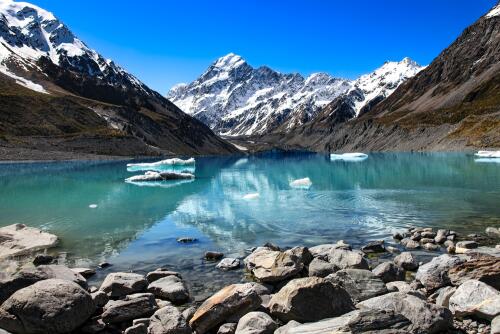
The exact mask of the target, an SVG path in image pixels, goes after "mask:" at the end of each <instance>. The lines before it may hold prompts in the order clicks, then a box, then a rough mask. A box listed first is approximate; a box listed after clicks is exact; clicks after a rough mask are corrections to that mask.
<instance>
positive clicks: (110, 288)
mask: <svg viewBox="0 0 500 334" xmlns="http://www.w3.org/2000/svg"><path fill="white" fill-rule="evenodd" d="M147 286H148V281H147V280H146V278H144V276H143V275H139V274H134V273H111V274H108V276H106V278H105V279H104V282H102V284H101V287H100V288H99V290H101V291H104V292H105V293H106V294H107V295H108V296H110V297H118V298H119V297H124V296H126V295H130V294H132V293H136V292H142V291H144V290H145V289H146V287H147Z"/></svg>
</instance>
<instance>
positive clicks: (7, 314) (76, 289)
mask: <svg viewBox="0 0 500 334" xmlns="http://www.w3.org/2000/svg"><path fill="white" fill-rule="evenodd" d="M94 311H95V305H94V302H93V301H92V298H91V296H90V294H89V293H88V292H87V291H85V290H84V289H82V288H81V287H80V286H79V285H78V284H76V283H74V282H71V281H67V280H61V279H47V280H43V281H39V282H36V283H34V284H33V285H30V286H28V287H26V288H23V289H21V290H18V291H16V292H15V293H14V294H13V295H12V296H10V297H9V299H7V300H6V301H5V302H4V303H3V304H2V305H1V307H0V328H3V329H6V330H8V331H10V332H13V333H54V334H57V333H67V332H71V331H73V330H74V329H76V328H77V327H79V326H80V325H82V324H83V323H84V322H85V321H86V320H87V319H88V318H89V317H90V316H91V315H92V313H94Z"/></svg>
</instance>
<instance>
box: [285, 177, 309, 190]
mask: <svg viewBox="0 0 500 334" xmlns="http://www.w3.org/2000/svg"><path fill="white" fill-rule="evenodd" d="M311 185H312V182H311V179H310V178H308V177H305V178H303V179H298V180H293V181H292V182H290V187H292V188H298V189H309V188H310V187H311Z"/></svg>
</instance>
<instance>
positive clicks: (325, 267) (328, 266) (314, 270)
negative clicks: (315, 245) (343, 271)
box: [309, 257, 340, 277]
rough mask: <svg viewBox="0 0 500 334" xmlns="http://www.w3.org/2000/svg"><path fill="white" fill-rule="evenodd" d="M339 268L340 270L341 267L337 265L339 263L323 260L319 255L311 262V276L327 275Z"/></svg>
mask: <svg viewBox="0 0 500 334" xmlns="http://www.w3.org/2000/svg"><path fill="white" fill-rule="evenodd" d="M338 270H340V268H339V267H337V265H335V264H333V263H330V262H328V261H325V260H322V259H321V258H319V257H315V258H314V259H313V260H312V261H311V263H309V276H316V277H326V276H328V275H330V274H333V273H334V272H336V271H338Z"/></svg>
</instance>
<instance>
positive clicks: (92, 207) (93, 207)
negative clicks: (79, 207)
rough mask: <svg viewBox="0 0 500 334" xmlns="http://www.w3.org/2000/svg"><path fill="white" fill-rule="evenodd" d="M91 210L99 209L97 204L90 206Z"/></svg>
mask: <svg viewBox="0 0 500 334" xmlns="http://www.w3.org/2000/svg"><path fill="white" fill-rule="evenodd" d="M89 208H91V209H95V208H97V204H90V205H89Z"/></svg>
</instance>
